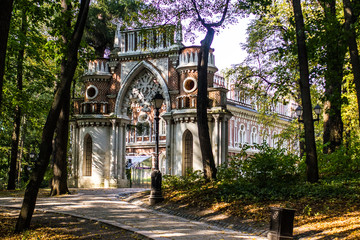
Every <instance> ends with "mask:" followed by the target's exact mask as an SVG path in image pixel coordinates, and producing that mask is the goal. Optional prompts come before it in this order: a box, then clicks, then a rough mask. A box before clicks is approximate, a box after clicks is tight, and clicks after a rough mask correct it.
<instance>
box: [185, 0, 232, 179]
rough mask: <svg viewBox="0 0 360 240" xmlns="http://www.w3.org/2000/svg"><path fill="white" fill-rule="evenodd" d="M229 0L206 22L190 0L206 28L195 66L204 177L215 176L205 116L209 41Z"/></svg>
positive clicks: (197, 114)
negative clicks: (220, 12)
mask: <svg viewBox="0 0 360 240" xmlns="http://www.w3.org/2000/svg"><path fill="white" fill-rule="evenodd" d="M229 2H230V0H226V2H225V3H224V6H223V11H222V17H221V18H220V20H219V21H217V22H206V21H205V19H204V17H203V16H201V14H200V12H199V7H198V4H197V3H196V1H195V0H192V4H193V7H194V9H195V12H196V15H197V19H198V21H200V22H201V25H202V26H203V27H204V28H205V29H206V35H205V38H204V39H203V40H202V41H201V48H200V52H199V62H198V66H197V71H198V93H197V107H196V116H197V125H198V133H199V142H200V149H201V157H202V161H203V168H204V176H205V178H206V179H215V178H216V172H217V169H216V166H215V161H214V156H213V154H212V147H211V141H210V134H209V125H208V117H207V109H208V104H209V99H208V91H207V90H208V81H207V79H208V62H209V51H210V46H211V43H212V41H213V39H214V34H215V31H214V28H216V27H220V26H221V25H222V24H223V22H224V20H225V17H226V14H227V11H228V7H229Z"/></svg>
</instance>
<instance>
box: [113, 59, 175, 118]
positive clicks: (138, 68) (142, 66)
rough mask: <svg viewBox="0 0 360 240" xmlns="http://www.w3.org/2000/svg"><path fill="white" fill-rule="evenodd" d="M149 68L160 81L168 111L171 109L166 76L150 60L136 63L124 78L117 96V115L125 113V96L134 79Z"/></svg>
mask: <svg viewBox="0 0 360 240" xmlns="http://www.w3.org/2000/svg"><path fill="white" fill-rule="evenodd" d="M143 70H147V71H149V72H150V73H151V74H152V75H154V77H155V78H156V79H157V81H158V83H159V84H160V86H161V90H162V92H161V94H162V95H163V97H164V99H165V101H164V103H165V104H166V107H167V111H168V112H169V111H170V110H171V104H170V94H169V90H168V87H167V84H166V81H165V79H164V77H163V76H162V74H161V72H160V71H159V70H158V69H157V68H155V67H154V66H153V65H152V64H151V63H150V62H148V61H145V60H143V61H141V62H139V63H138V64H136V65H135V66H134V67H133V68H132V69H131V71H130V72H129V73H128V74H127V76H126V77H125V79H122V82H123V84H122V86H121V88H120V91H119V92H118V95H117V97H116V104H115V115H116V116H120V115H122V114H123V113H124V111H125V110H126V109H124V106H123V105H124V98H125V96H126V93H127V92H128V90H129V87H130V85H131V83H132V82H133V80H134V79H135V78H136V77H137V76H138V75H139V74H140V73H141V72H142V71H143Z"/></svg>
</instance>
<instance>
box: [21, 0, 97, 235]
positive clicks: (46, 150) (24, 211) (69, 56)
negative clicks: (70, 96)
mask: <svg viewBox="0 0 360 240" xmlns="http://www.w3.org/2000/svg"><path fill="white" fill-rule="evenodd" d="M89 4H90V0H82V1H81V3H80V11H79V14H78V18H77V21H76V25H75V28H74V31H73V34H72V37H71V41H70V42H69V45H68V47H67V50H66V53H65V56H64V57H65V58H66V61H63V62H62V66H61V75H60V84H59V87H58V89H57V91H56V93H55V96H54V100H53V103H52V106H51V109H50V111H49V114H48V117H47V119H46V123H45V126H44V129H43V134H42V139H41V144H40V153H39V159H38V162H37V163H36V165H35V168H34V171H33V172H32V173H31V177H30V181H29V183H28V185H27V186H26V190H25V196H24V200H23V204H22V207H21V211H20V215H19V218H18V221H17V223H16V227H15V232H20V231H23V230H25V229H27V228H29V227H30V221H31V217H32V214H33V213H34V209H35V203H36V198H37V194H38V191H39V187H40V184H41V182H42V181H43V179H44V174H45V171H46V169H47V167H48V165H49V159H50V155H51V151H52V147H51V142H52V139H53V137H54V132H55V128H56V123H57V120H58V118H59V114H60V111H61V108H62V101H63V99H64V97H65V96H66V93H67V92H69V91H70V88H71V81H72V79H73V77H74V73H75V69H76V66H77V52H78V48H79V45H80V41H81V38H82V35H83V32H84V26H85V22H86V18H87V14H88V10H89Z"/></svg>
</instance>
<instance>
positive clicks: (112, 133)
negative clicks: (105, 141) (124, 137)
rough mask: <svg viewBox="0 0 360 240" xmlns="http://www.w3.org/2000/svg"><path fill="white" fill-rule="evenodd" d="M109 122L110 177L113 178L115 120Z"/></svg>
mask: <svg viewBox="0 0 360 240" xmlns="http://www.w3.org/2000/svg"><path fill="white" fill-rule="evenodd" d="M110 122H111V134H110V144H111V146H110V178H115V176H116V171H115V168H116V166H115V164H116V155H117V154H116V152H117V151H116V120H115V119H112V120H110Z"/></svg>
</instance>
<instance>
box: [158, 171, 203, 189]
mask: <svg viewBox="0 0 360 240" xmlns="http://www.w3.org/2000/svg"><path fill="white" fill-rule="evenodd" d="M163 178H164V181H163V186H164V188H165V189H166V188H168V189H176V190H190V189H194V187H195V188H196V187H197V186H201V185H203V184H204V183H205V179H204V177H203V175H202V172H201V171H199V170H198V171H193V170H192V169H189V170H187V171H186V174H185V176H172V175H164V176H163Z"/></svg>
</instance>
